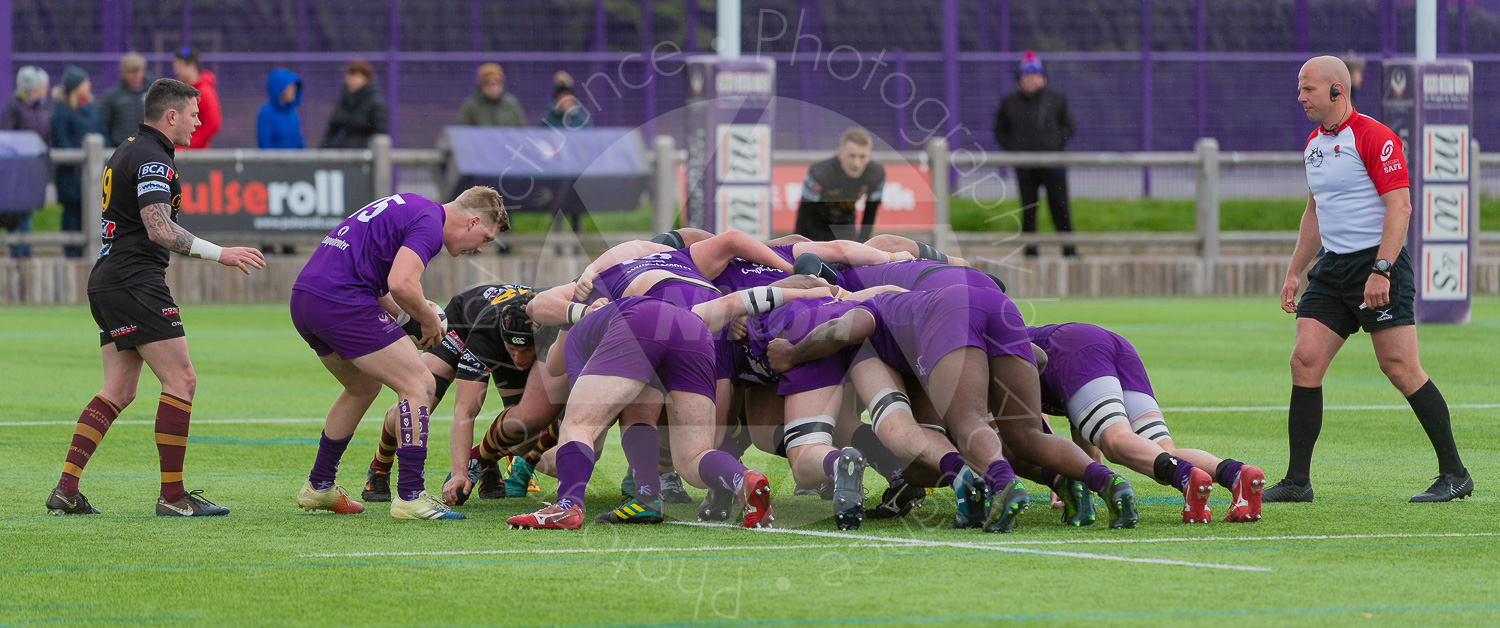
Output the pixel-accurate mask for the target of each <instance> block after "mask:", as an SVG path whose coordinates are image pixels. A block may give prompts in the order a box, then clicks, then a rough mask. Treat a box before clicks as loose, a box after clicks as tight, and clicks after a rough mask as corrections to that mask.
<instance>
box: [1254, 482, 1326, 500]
mask: <svg viewBox="0 0 1500 628" xmlns="http://www.w3.org/2000/svg"><path fill="white" fill-rule="evenodd" d="M1260 500H1261V501H1263V502H1310V501H1312V500H1313V489H1312V482H1303V483H1301V484H1298V483H1296V482H1293V481H1291V480H1289V479H1287V478H1281V481H1280V482H1277V483H1276V485H1275V486H1272V487H1271V488H1268V489H1266V490H1265V492H1263V493H1261V495H1260Z"/></svg>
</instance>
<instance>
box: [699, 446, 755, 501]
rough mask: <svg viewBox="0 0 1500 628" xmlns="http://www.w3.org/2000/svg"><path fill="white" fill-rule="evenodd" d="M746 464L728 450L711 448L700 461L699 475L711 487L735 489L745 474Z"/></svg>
mask: <svg viewBox="0 0 1500 628" xmlns="http://www.w3.org/2000/svg"><path fill="white" fill-rule="evenodd" d="M745 470H746V469H745V465H744V464H741V463H740V461H739V460H738V459H736V458H735V457H734V456H732V455H730V454H729V453H728V452H724V451H719V450H717V449H711V450H709V452H708V453H706V454H704V455H703V458H702V459H700V460H699V461H698V477H700V478H703V483H704V484H707V485H708V486H709V487H710V488H718V489H723V490H726V491H735V490H739V488H740V481H741V480H742V479H743V478H744V476H745Z"/></svg>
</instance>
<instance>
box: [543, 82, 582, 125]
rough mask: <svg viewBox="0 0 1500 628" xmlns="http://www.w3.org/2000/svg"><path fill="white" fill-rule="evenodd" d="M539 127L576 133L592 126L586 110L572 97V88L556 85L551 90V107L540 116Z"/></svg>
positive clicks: (576, 98) (575, 97)
mask: <svg viewBox="0 0 1500 628" xmlns="http://www.w3.org/2000/svg"><path fill="white" fill-rule="evenodd" d="M540 126H546V127H552V128H554V129H562V130H565V131H576V130H578V129H586V128H588V127H590V126H593V121H592V120H591V119H590V118H589V112H588V110H587V109H584V108H583V105H580V104H578V97H577V96H574V95H573V88H572V87H570V86H568V85H565V84H558V85H557V87H556V88H555V89H553V90H552V106H551V107H548V108H547V112H546V113H543V114H542V123H541V125H540Z"/></svg>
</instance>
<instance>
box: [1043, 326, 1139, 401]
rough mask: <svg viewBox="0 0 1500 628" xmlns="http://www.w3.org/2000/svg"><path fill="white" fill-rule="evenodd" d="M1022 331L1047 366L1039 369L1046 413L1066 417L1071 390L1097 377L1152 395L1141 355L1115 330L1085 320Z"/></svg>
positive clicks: (1124, 387)
mask: <svg viewBox="0 0 1500 628" xmlns="http://www.w3.org/2000/svg"><path fill="white" fill-rule="evenodd" d="M1026 333H1027V335H1028V336H1030V338H1031V342H1033V343H1035V344H1036V346H1038V347H1040V348H1041V349H1042V351H1043V352H1044V353H1046V354H1047V367H1046V368H1044V369H1042V406H1043V411H1045V412H1046V413H1047V414H1051V415H1055V416H1066V415H1067V414H1068V412H1067V404H1068V399H1069V398H1071V397H1072V396H1073V393H1076V392H1078V389H1079V388H1082V387H1083V385H1084V384H1087V383H1089V382H1091V381H1094V380H1096V379H1099V378H1100V377H1115V378H1118V379H1119V380H1120V389H1121V390H1134V391H1136V392H1143V393H1146V394H1148V395H1151V396H1153V397H1155V396H1156V395H1155V393H1153V392H1152V391H1151V380H1150V379H1149V378H1147V377H1146V366H1145V365H1144V364H1142V363H1141V356H1140V355H1139V354H1137V353H1136V351H1135V347H1134V346H1131V344H1130V341H1128V340H1125V338H1124V337H1123V336H1121V335H1119V334H1117V333H1114V332H1112V331H1110V330H1108V329H1105V328H1103V327H1099V326H1097V325H1089V324H1087V323H1063V324H1061V325H1043V326H1041V327H1028V328H1026Z"/></svg>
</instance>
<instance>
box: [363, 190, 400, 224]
mask: <svg viewBox="0 0 1500 628" xmlns="http://www.w3.org/2000/svg"><path fill="white" fill-rule="evenodd" d="M392 201H395V203H396V204H397V205H405V204H406V201H405V200H404V199H402V198H401V195H400V194H392V195H391V196H387V197H385V198H382V199H380V200H378V201H375V202H373V203H370V204H369V205H366V206H365V208H364V209H363V210H361V211H360V212H359V215H358V216H357V217H358V218H359V221H360V222H370V221H371V220H374V219H375V217H376V216H379V215H380V212H383V211H385V208H386V207H389V206H390V204H391V202H392Z"/></svg>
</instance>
